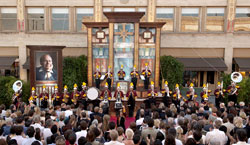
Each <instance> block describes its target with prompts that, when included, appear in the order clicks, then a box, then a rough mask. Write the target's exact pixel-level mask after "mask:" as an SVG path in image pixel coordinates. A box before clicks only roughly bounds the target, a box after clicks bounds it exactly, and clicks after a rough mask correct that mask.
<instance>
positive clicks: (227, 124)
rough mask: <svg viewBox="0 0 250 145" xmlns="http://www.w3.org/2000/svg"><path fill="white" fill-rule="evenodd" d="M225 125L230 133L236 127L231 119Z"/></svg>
mask: <svg viewBox="0 0 250 145" xmlns="http://www.w3.org/2000/svg"><path fill="white" fill-rule="evenodd" d="M223 125H224V126H226V127H227V133H230V132H231V131H232V130H233V129H234V124H232V123H230V122H229V121H228V122H227V123H224V124H223Z"/></svg>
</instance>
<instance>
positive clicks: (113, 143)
mask: <svg viewBox="0 0 250 145" xmlns="http://www.w3.org/2000/svg"><path fill="white" fill-rule="evenodd" d="M104 145H125V144H124V143H120V142H119V141H110V142H106V143H104Z"/></svg>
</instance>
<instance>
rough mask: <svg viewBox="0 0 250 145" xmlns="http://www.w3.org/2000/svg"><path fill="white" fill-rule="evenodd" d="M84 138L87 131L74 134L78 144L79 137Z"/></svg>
mask: <svg viewBox="0 0 250 145" xmlns="http://www.w3.org/2000/svg"><path fill="white" fill-rule="evenodd" d="M82 136H83V137H86V136H87V130H81V131H78V132H76V142H77V144H78V140H79V138H80V137H82Z"/></svg>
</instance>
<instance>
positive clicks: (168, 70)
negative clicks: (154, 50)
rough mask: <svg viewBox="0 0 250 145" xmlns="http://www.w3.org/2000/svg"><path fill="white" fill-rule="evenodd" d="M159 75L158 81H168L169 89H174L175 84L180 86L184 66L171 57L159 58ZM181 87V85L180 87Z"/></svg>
mask: <svg viewBox="0 0 250 145" xmlns="http://www.w3.org/2000/svg"><path fill="white" fill-rule="evenodd" d="M160 62H161V75H160V79H161V80H162V79H164V80H165V81H168V84H169V88H170V89H171V90H173V89H174V87H175V84H177V83H178V84H182V81H183V72H184V66H183V64H182V63H181V62H179V61H178V60H177V59H176V58H174V57H172V56H161V58H160ZM180 86H181V85H180Z"/></svg>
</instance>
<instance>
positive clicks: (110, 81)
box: [105, 66, 113, 91]
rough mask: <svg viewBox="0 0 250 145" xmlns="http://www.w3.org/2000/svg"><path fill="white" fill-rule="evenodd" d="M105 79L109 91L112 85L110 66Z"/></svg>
mask: <svg viewBox="0 0 250 145" xmlns="http://www.w3.org/2000/svg"><path fill="white" fill-rule="evenodd" d="M105 77H106V78H107V83H108V88H109V90H110V91H111V83H112V77H113V73H112V72H111V66H108V71H107V73H106V74H105Z"/></svg>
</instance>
